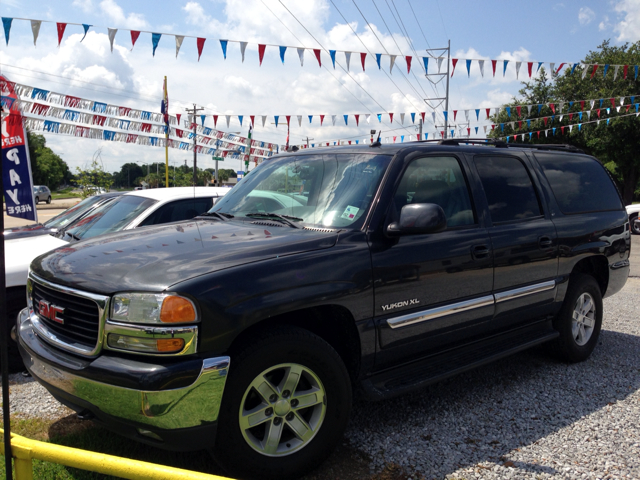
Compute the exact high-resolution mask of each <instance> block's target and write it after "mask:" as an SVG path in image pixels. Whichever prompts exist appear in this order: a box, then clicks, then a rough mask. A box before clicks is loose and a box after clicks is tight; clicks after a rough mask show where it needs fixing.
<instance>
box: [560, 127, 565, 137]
mask: <svg viewBox="0 0 640 480" xmlns="http://www.w3.org/2000/svg"><path fill="white" fill-rule="evenodd" d="M560 131H561V132H562V135H564V125H563V126H562V127H560Z"/></svg>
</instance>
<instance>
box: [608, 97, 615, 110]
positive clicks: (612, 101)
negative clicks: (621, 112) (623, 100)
mask: <svg viewBox="0 0 640 480" xmlns="http://www.w3.org/2000/svg"><path fill="white" fill-rule="evenodd" d="M609 101H610V102H611V107H612V108H616V99H615V98H610V99H609Z"/></svg>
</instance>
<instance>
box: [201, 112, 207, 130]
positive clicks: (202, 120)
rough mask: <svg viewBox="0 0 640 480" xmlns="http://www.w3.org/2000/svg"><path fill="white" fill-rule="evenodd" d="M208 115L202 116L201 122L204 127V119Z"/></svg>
mask: <svg viewBox="0 0 640 480" xmlns="http://www.w3.org/2000/svg"><path fill="white" fill-rule="evenodd" d="M205 117H206V115H200V121H201V122H202V126H203V127H204V119H205Z"/></svg>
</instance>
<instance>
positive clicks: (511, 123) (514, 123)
mask: <svg viewBox="0 0 640 480" xmlns="http://www.w3.org/2000/svg"><path fill="white" fill-rule="evenodd" d="M509 126H510V127H511V128H512V129H513V130H515V129H516V122H509Z"/></svg>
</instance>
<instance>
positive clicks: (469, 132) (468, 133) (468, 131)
mask: <svg viewBox="0 0 640 480" xmlns="http://www.w3.org/2000/svg"><path fill="white" fill-rule="evenodd" d="M467 135H469V136H471V129H470V128H467Z"/></svg>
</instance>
